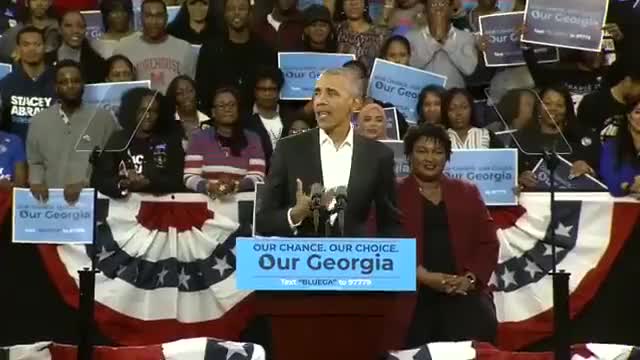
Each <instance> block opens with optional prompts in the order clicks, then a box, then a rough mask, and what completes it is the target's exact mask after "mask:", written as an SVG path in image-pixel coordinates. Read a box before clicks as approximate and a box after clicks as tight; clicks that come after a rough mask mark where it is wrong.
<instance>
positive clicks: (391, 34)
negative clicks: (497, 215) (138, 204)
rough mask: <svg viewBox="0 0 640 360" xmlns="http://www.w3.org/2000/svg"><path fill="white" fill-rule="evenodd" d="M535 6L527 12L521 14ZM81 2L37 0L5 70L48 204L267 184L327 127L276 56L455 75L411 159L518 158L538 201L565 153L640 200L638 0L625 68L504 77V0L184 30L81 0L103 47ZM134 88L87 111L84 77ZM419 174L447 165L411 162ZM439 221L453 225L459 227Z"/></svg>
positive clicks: (565, 53) (564, 55)
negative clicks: (500, 24) (540, 186)
mask: <svg viewBox="0 0 640 360" xmlns="http://www.w3.org/2000/svg"><path fill="white" fill-rule="evenodd" d="M62 2H64V1H61V3H62ZM525 2H526V0H516V1H514V3H513V10H514V11H522V10H524V7H525ZM72 3H73V2H68V3H67V4H66V5H67V6H58V7H55V9H58V10H59V9H60V8H64V10H66V11H65V12H64V13H60V14H56V13H55V12H54V5H56V4H53V3H52V0H24V2H21V3H20V4H18V5H17V6H18V10H19V11H16V12H15V13H16V18H15V19H8V20H7V19H4V20H7V21H5V22H6V26H5V27H4V33H3V34H2V38H1V39H0V61H2V62H4V63H7V64H12V65H13V68H12V71H11V73H9V74H8V75H7V76H6V77H4V78H3V79H2V80H1V81H0V95H1V101H2V129H3V131H2V132H0V171H1V173H0V188H2V189H4V190H9V189H11V188H12V187H30V188H31V191H32V193H33V195H34V196H35V197H36V198H38V199H40V200H42V201H46V200H47V198H48V189H51V188H64V193H65V198H66V199H67V201H69V202H70V203H73V202H75V201H77V199H78V196H79V193H80V191H81V190H82V189H83V188H85V187H88V186H95V187H96V188H97V189H98V190H99V191H100V192H102V193H104V194H106V195H108V196H110V197H114V198H119V197H125V196H127V194H128V193H130V192H148V193H153V194H164V193H171V192H186V191H191V192H198V193H202V194H207V195H209V196H211V197H212V198H219V197H224V196H228V195H230V194H234V193H236V192H242V191H252V190H253V189H254V187H255V184H256V183H258V182H262V181H264V179H265V177H266V174H267V173H268V172H269V168H270V166H271V164H270V160H271V154H272V153H273V152H274V149H275V148H276V147H277V146H278V141H279V140H280V139H281V138H284V137H287V136H292V135H296V134H299V133H302V132H305V131H307V130H309V129H311V128H314V127H316V126H317V122H316V115H317V114H315V113H314V109H313V105H312V102H311V101H281V100H280V98H279V94H280V91H281V90H282V88H283V86H285V78H284V75H283V72H282V71H281V70H280V69H279V68H278V61H277V54H278V53H279V52H290V51H295V52H321V53H349V54H353V55H355V57H356V60H353V61H350V62H348V63H345V64H344V68H347V69H349V70H350V71H351V72H352V74H353V76H355V77H357V78H358V79H360V80H363V81H362V82H363V83H366V81H367V80H368V78H369V75H370V72H371V70H372V65H373V63H374V61H375V59H376V58H381V59H384V60H387V61H390V62H393V63H396V64H400V65H405V66H411V67H415V68H418V69H422V70H427V71H430V72H433V73H437V74H440V75H444V76H446V77H447V83H446V84H447V88H441V87H438V86H433V85H430V86H426V87H424V89H422V91H421V92H420V94H419V96H418V101H417V106H416V113H417V114H418V118H417V119H407V118H406V116H405V115H406V114H402V113H401V112H397V120H398V132H399V135H400V139H403V138H405V135H406V134H413V135H411V136H407V137H406V139H407V140H406V141H407V145H406V146H407V149H408V150H407V154H406V155H407V156H408V157H410V158H415V159H417V158H420V157H421V156H422V157H424V156H435V158H437V159H439V160H438V162H437V164H436V165H437V169H440V167H443V166H444V163H445V162H446V161H447V160H448V158H449V155H450V150H451V149H489V148H505V147H510V148H519V149H522V150H523V151H521V152H520V156H519V172H520V173H519V182H518V184H519V187H520V190H523V191H524V190H527V189H531V188H535V187H536V183H537V180H536V178H535V176H534V174H533V172H532V171H533V169H534V167H535V166H536V164H537V163H538V161H539V160H540V157H539V156H535V155H531V153H534V152H536V151H539V150H540V149H543V148H545V149H549V148H554V149H555V150H556V151H557V152H559V153H566V155H563V156H565V157H566V158H567V159H568V160H569V161H570V162H571V164H572V168H571V176H573V177H579V176H583V175H587V174H588V175H591V176H594V177H596V178H599V179H601V180H602V181H603V182H604V183H605V184H606V185H607V186H608V188H609V191H610V192H611V194H613V195H614V196H624V195H637V196H640V160H639V157H638V154H639V153H640V56H637V55H636V54H635V53H634V51H633V50H632V46H631V45H632V44H638V43H639V42H640V37H639V36H638V34H639V33H640V32H639V31H638V28H639V27H640V6H637V2H636V3H635V6H637V7H638V9H636V8H635V7H634V4H633V2H632V1H616V2H614V1H612V2H611V3H610V5H609V7H610V9H609V13H608V19H607V24H606V26H605V30H606V33H607V36H610V37H611V38H612V40H613V42H614V44H615V50H614V51H613V55H614V56H613V57H615V61H608V60H612V59H613V57H612V56H611V51H610V50H607V51H608V52H607V53H605V51H602V52H586V51H579V50H567V49H560V59H559V61H558V62H557V63H553V64H542V63H539V62H538V59H537V58H536V54H535V51H534V50H533V49H532V48H531V47H527V45H526V44H525V43H522V48H523V56H524V58H525V60H526V65H522V66H513V67H502V68H500V67H498V68H496V67H487V66H486V64H485V63H484V59H483V56H482V52H483V51H484V50H485V49H486V46H487V44H486V38H485V37H483V36H481V35H480V34H479V33H478V27H479V26H478V18H479V16H482V15H489V14H494V13H498V12H499V11H501V10H500V9H499V8H498V6H497V0H478V3H477V6H475V7H473V8H471V9H465V7H464V6H462V2H461V1H460V0H397V1H385V3H384V11H383V12H382V15H381V16H379V17H377V18H373V17H372V14H371V11H370V7H369V2H368V0H325V1H324V5H320V4H314V5H311V6H309V7H308V8H306V9H302V10H300V9H298V7H297V1H296V0H274V1H273V2H269V1H257V0H256V1H255V4H254V0H225V1H216V2H213V1H210V0H184V1H182V2H180V10H179V12H178V14H177V16H176V17H175V19H174V20H173V21H171V22H169V21H168V10H167V5H177V4H174V3H171V4H168V2H167V1H163V0H144V1H142V2H141V4H140V5H139V6H140V10H139V16H140V19H139V20H140V24H141V29H140V31H135V30H134V22H135V20H136V19H134V16H135V14H136V12H135V11H134V8H135V6H137V5H135V4H134V3H132V1H131V0H102V1H100V2H99V4H93V5H87V4H80V3H82V1H78V2H77V3H78V4H80V5H77V6H78V7H86V6H95V7H96V8H97V9H99V10H100V12H101V15H102V19H103V33H102V35H100V36H99V37H98V38H90V37H89V36H88V34H87V20H86V18H85V16H84V15H83V14H82V13H81V12H80V11H79V8H75V7H74V6H73V5H71V4H72ZM265 4H270V5H268V6H267V8H266V10H265ZM2 6H4V8H5V9H4V10H7V6H8V4H0V7H2ZM83 9H86V8H83ZM3 14H4V15H2V16H3V17H4V18H7V16H8V15H7V13H6V12H5V13H3ZM0 20H3V19H0ZM3 23H4V22H3V21H0V27H2V24H3ZM518 31H526V26H523V27H522V28H521V29H519V30H518ZM193 45H197V46H200V48H199V51H197V52H196V51H194V47H193ZM134 80H148V81H150V87H151V88H150V89H147V88H136V89H132V90H129V91H127V92H126V93H124V95H123V96H122V99H121V104H120V107H119V110H118V112H117V113H116V114H112V113H110V112H109V111H106V110H103V109H101V108H100V107H96V106H93V105H89V104H86V103H85V101H84V100H83V91H84V86H85V84H93V83H109V82H125V81H134ZM366 88H367V87H366V84H365V85H363V91H362V92H363V93H364V92H365V90H364V89H366ZM329 95H331V94H329ZM358 101H359V103H360V104H361V107H360V108H359V109H357V110H358V114H357V116H354V121H353V123H354V125H353V129H354V131H355V132H356V133H358V134H360V135H361V136H363V137H366V138H369V139H374V140H383V139H386V138H387V136H388V135H387V131H386V129H387V122H388V121H389V119H388V118H387V115H386V113H385V109H386V108H389V107H394V104H390V103H388V102H387V101H386V99H373V98H370V97H367V96H366V95H365V96H364V97H363V99H358ZM409 120H411V121H409ZM413 120H415V122H414V121H413ZM416 134H417V135H416ZM420 134H421V135H420ZM96 148H98V149H102V150H104V149H121V150H123V151H120V152H116V151H103V152H102V153H101V155H100V156H98V157H97V159H94V160H95V161H93V164H92V163H91V162H90V161H89V160H90V157H91V154H92V151H93V150H94V149H96ZM527 149H529V150H531V151H527ZM429 154H430V155H429ZM440 170H442V169H440ZM419 171H423V172H427V173H429V172H433V171H434V170H433V169H420V168H417V169H413V172H414V173H415V172H419ZM440 175H441V174H440V173H438V174H436V175H434V176H435V177H436V178H438V179H439V176H440ZM407 186H408V187H407ZM412 186H413V187H415V184H409V185H406V186H405V187H407V189H409V190H407V191H413V190H415V189H413V188H412ZM452 186H453V187H454V188H455V186H458V185H452ZM420 191H422V188H421V190H420ZM423 195H424V194H423ZM472 195H474V196H475V195H476V194H472ZM431 196H433V194H431ZM443 196H444V197H445V198H446V197H447V196H446V194H441V193H438V194H436V195H435V197H437V198H438V201H432V202H433V203H434V204H436V205H434V206H432V207H427V208H426V209H425V211H427V212H429V213H430V214H431V215H432V216H431V217H432V218H436V219H437V218H438V216H440V217H441V218H442V217H443V215H444V210H445V209H444V208H442V207H439V206H438V205H437V204H438V203H440V201H439V200H440V199H441V198H442V197H443ZM425 197H427V198H429V196H426V195H425ZM447 205H448V204H447ZM478 206H480V205H478ZM461 211H462V210H461ZM449 215H450V216H451V214H449ZM456 216H457V215H456ZM419 220H420V219H419ZM420 221H421V220H420ZM431 225H433V224H431ZM434 226H441V227H442V226H444V229H445V230H446V228H447V226H449V225H447V219H446V216H445V217H444V220H443V221H442V223H440V224H439V223H437V222H436V224H435V225H434ZM483 226H484V225H483ZM443 231H444V230H443ZM445 232H446V231H445ZM467 235H468V234H467ZM461 236H462V237H464V236H466V235H461ZM494 240H495V239H494ZM444 242H446V241H444ZM444 242H443V243H444ZM478 246H482V244H480V245H478ZM489 250H490V251H489V252H490V253H491V254H493V253H494V252H495V249H489ZM427 254H429V253H428V252H427ZM463 257H464V256H463ZM445 260H446V261H441V264H440V268H441V269H442V270H441V271H442V272H443V273H445V272H448V273H455V272H456V269H454V268H455V266H454V264H452V263H453V262H454V260H451V259H445ZM433 261H436V262H437V261H438V260H437V259H436V260H433ZM477 275H479V274H475V275H473V276H470V277H465V276H458V277H455V278H453V277H449V276H444V275H442V276H440V277H435V278H434V277H433V276H432V275H431V276H430V275H425V276H426V280H425V281H424V283H425V284H427V286H429V287H432V288H433V290H434V291H436V292H444V293H452V292H453V293H456V292H459V293H464V292H466V291H467V290H469V289H472V288H475V287H476V286H477V287H478V288H483V287H484V284H485V283H486V280H487V279H485V278H486V277H487V276H484V275H487V274H483V278H480V279H478V281H481V282H482V284H480V283H478V284H476V285H474V283H475V281H476V278H477ZM449 283H450V285H451V286H449V285H447V284H449ZM430 299H431V298H430ZM422 300H424V299H422ZM422 300H421V301H422ZM432 300H433V299H432ZM429 301H431V300H429ZM434 301H435V300H434ZM443 306H444V305H443ZM478 306H481V305H478ZM451 309H454V308H451ZM447 311H452V312H455V310H447ZM493 321H495V319H493ZM494 330H495V329H494ZM494 330H493V332H494ZM470 331H473V330H470ZM481 332H482V333H483V334H486V333H487V331H486V329H481ZM488 333H492V330H491V329H489V331H488ZM423 337H424V336H423V335H420V338H419V340H416V341H417V342H416V343H419V342H420V341H423V340H424V339H423ZM482 338H483V339H489V340H491V338H492V335H491V334H489V335H486V336H483V337H482Z"/></svg>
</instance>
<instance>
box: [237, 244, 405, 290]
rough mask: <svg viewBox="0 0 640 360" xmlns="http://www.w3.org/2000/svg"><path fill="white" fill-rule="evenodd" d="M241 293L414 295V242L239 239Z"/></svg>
mask: <svg viewBox="0 0 640 360" xmlns="http://www.w3.org/2000/svg"><path fill="white" fill-rule="evenodd" d="M236 250H237V254H238V256H237V263H236V274H237V287H238V289H240V290H286V291H300V290H305V291H309V290H311V291H327V290H331V291H397V292H401V291H415V290H416V241H415V239H393V238H384V239H383V238H372V239H367V238H326V239H318V238H262V237H258V238H238V239H237V243H236Z"/></svg>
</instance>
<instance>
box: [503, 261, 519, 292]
mask: <svg viewBox="0 0 640 360" xmlns="http://www.w3.org/2000/svg"><path fill="white" fill-rule="evenodd" d="M515 274H516V272H515V271H510V270H509V268H508V267H506V266H505V267H504V273H502V275H500V277H501V278H502V282H503V283H504V288H505V289H506V288H508V287H509V285H510V284H513V285H518V283H516V280H515V276H514V275H515Z"/></svg>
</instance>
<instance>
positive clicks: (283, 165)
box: [256, 68, 400, 236]
mask: <svg viewBox="0 0 640 360" xmlns="http://www.w3.org/2000/svg"><path fill="white" fill-rule="evenodd" d="M361 104H362V86H361V80H360V79H359V78H358V77H357V75H356V74H355V73H354V72H353V71H352V70H350V69H344V68H341V69H335V70H329V71H327V72H325V73H324V74H323V75H322V76H321V77H320V79H319V80H318V81H317V83H316V88H315V93H314V97H313V109H314V113H315V116H316V120H317V121H318V127H319V128H317V129H313V130H310V131H307V132H304V133H302V134H299V135H295V136H292V137H288V138H284V139H282V140H280V141H279V142H278V146H277V147H276V150H275V152H274V153H273V157H272V159H271V169H270V171H269V175H268V176H267V179H266V182H265V190H264V198H263V202H262V204H263V205H262V207H261V209H260V210H259V211H258V214H257V217H256V222H257V224H256V226H257V231H258V232H259V233H260V234H262V235H268V236H274V235H276V236H291V235H297V236H312V235H314V234H315V233H316V232H315V226H314V224H313V219H312V211H311V206H310V205H311V198H310V196H309V191H310V188H311V186H312V184H314V183H320V184H322V185H323V186H324V188H325V189H327V191H330V190H331V189H336V188H337V187H339V186H346V187H347V207H346V210H345V216H344V235H345V236H366V235H371V234H367V220H368V218H369V214H370V213H371V210H372V209H373V203H375V211H376V212H375V215H376V224H377V234H378V236H395V235H397V234H399V229H400V225H399V214H398V212H397V210H396V194H395V180H394V179H395V176H394V172H393V153H392V152H391V150H389V149H388V148H387V147H386V146H385V145H384V144H382V143H379V142H376V141H373V140H369V139H365V138H364V137H361V136H359V135H357V134H355V133H354V131H353V129H352V127H351V116H352V113H353V111H354V110H356V109H358V108H359V107H360V106H361ZM334 203H335V201H332V199H328V201H326V204H327V205H328V208H329V209H331V208H332V207H333V204H334ZM323 220H324V219H323ZM327 220H328V221H329V222H330V223H332V230H333V231H332V233H333V234H334V235H335V234H337V233H338V231H337V229H336V224H337V221H335V217H333V218H332V217H329V218H328V219H327ZM321 232H322V231H321Z"/></svg>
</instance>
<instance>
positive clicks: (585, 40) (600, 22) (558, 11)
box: [522, 0, 609, 51]
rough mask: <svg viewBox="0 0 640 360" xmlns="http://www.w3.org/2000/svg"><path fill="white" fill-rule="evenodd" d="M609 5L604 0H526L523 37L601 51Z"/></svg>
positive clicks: (528, 39)
mask: <svg viewBox="0 0 640 360" xmlns="http://www.w3.org/2000/svg"><path fill="white" fill-rule="evenodd" d="M608 6H609V1H603V0H563V1H557V0H529V1H527V6H526V9H525V23H526V24H527V32H526V33H524V34H523V35H522V41H524V42H528V43H533V44H541V45H549V46H558V47H565V48H570V49H579V50H587V51H600V50H601V46H602V27H603V26H604V24H605V19H606V17H607V8H608Z"/></svg>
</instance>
